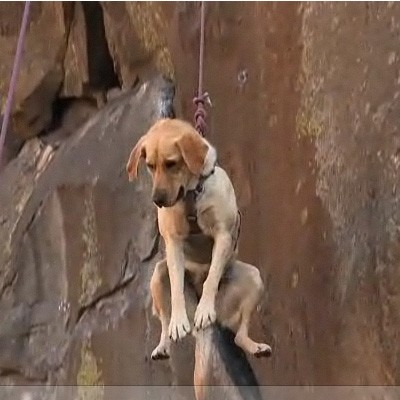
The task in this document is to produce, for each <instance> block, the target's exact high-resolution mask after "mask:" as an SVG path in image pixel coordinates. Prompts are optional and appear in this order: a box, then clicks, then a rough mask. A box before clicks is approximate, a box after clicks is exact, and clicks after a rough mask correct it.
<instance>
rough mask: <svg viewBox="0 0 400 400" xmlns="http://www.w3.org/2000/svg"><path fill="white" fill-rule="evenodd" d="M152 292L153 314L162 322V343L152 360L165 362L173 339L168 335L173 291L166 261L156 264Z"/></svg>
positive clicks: (152, 278)
mask: <svg viewBox="0 0 400 400" xmlns="http://www.w3.org/2000/svg"><path fill="white" fill-rule="evenodd" d="M150 291H151V296H152V298H153V313H154V314H155V315H156V316H157V317H158V318H159V320H160V322H161V337H160V342H159V344H158V345H157V347H156V348H155V349H154V350H153V352H152V353H151V358H152V359H153V360H164V359H167V358H169V356H170V347H171V339H170V338H169V335H168V326H169V320H170V315H171V294H170V292H171V289H170V283H169V276H168V267H167V260H166V259H164V260H161V261H159V262H158V263H157V264H156V266H155V268H154V272H153V276H152V277H151V281H150Z"/></svg>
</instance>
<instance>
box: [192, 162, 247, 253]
mask: <svg viewBox="0 0 400 400" xmlns="http://www.w3.org/2000/svg"><path fill="white" fill-rule="evenodd" d="M214 172H215V167H214V168H213V169H212V171H211V172H210V173H209V174H208V175H205V176H201V177H200V179H199V183H198V184H197V186H196V187H195V189H193V190H189V191H188V192H187V193H186V196H185V199H184V202H185V215H186V220H187V222H188V224H189V235H199V234H201V233H202V230H201V228H200V226H199V224H198V221H197V208H196V202H197V199H198V198H199V196H200V195H201V194H202V193H203V192H204V182H205V181H206V180H207V179H208V178H209V177H210V176H211V175H212V174H214ZM241 220H242V216H241V214H240V211H239V210H238V215H237V218H236V223H235V227H234V229H233V232H232V237H233V240H234V250H236V248H237V245H238V241H239V235H240V226H241Z"/></svg>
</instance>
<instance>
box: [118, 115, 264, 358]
mask: <svg viewBox="0 0 400 400" xmlns="http://www.w3.org/2000/svg"><path fill="white" fill-rule="evenodd" d="M140 159H144V160H145V162H146V165H147V169H148V171H149V172H150V174H151V177H152V181H153V189H152V200H153V202H154V204H155V205H156V206H157V207H158V226H159V231H160V234H161V236H162V237H163V239H164V242H165V250H166V258H165V259H163V260H162V261H160V262H158V263H157V264H156V266H155V269H154V273H153V276H152V278H151V282H150V291H151V295H152V300H153V311H154V313H155V315H156V316H157V317H158V318H159V319H160V322H161V338H160V342H159V344H158V346H157V347H156V348H155V349H154V351H153V352H152V355H151V357H152V359H154V360H157V359H166V358H169V356H170V345H171V341H174V342H176V341H178V340H181V339H183V338H184V337H185V336H186V335H187V334H189V333H190V332H191V325H190V322H189V318H188V314H189V316H190V318H191V319H192V318H193V321H194V327H195V329H196V330H200V329H205V328H207V327H208V326H209V325H210V324H212V323H214V322H215V321H216V320H218V322H219V323H220V324H221V325H222V326H225V327H227V328H229V329H231V330H232V331H233V332H234V334H235V343H236V345H238V346H239V347H241V348H242V349H243V350H244V351H245V352H247V353H249V354H252V355H254V356H256V357H262V356H269V355H271V347H270V346H269V345H268V344H265V343H257V342H255V341H253V340H252V339H250V337H249V334H248V330H249V323H250V318H251V315H252V313H253V311H254V310H255V309H256V307H257V305H258V304H259V302H260V299H261V296H262V293H263V291H264V285H263V282H262V279H261V276H260V272H259V270H258V269H257V268H256V267H255V266H253V265H250V264H246V263H244V262H242V261H239V260H238V259H237V240H238V235H239V228H240V214H239V211H238V207H237V204H236V196H235V192H234V188H233V185H232V183H231V181H230V179H229V177H228V175H227V173H226V172H225V170H224V169H222V168H221V167H219V166H218V165H217V154H216V150H215V148H214V147H213V146H212V145H211V144H210V143H209V142H208V141H207V140H206V139H204V138H203V137H201V136H200V135H199V134H198V133H197V131H196V130H195V129H194V128H193V126H192V125H191V124H189V123H188V122H185V121H183V120H179V119H161V120H159V121H157V122H156V123H155V124H154V125H153V126H152V127H151V128H150V130H149V131H148V132H147V133H146V134H145V135H144V136H142V137H141V138H140V139H139V141H138V142H137V144H136V145H135V147H134V148H133V150H132V152H131V153H130V156H129V160H128V163H127V165H126V170H127V173H128V176H129V180H130V181H133V180H134V179H136V178H137V175H138V165H139V161H140ZM198 299H200V300H199V301H198V302H197V300H198Z"/></svg>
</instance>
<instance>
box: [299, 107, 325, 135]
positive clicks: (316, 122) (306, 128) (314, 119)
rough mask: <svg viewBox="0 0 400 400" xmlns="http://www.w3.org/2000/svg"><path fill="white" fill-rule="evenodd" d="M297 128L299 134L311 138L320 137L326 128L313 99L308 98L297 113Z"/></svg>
mask: <svg viewBox="0 0 400 400" xmlns="http://www.w3.org/2000/svg"><path fill="white" fill-rule="evenodd" d="M296 130H297V134H298V135H299V136H301V137H307V138H310V139H315V138H318V137H320V135H321V134H322V132H323V130H324V129H323V122H322V118H320V116H319V112H318V111H317V110H316V108H315V106H314V105H313V104H312V101H311V99H306V100H305V101H304V103H303V104H302V106H301V108H300V109H299V111H298V113H297V116H296Z"/></svg>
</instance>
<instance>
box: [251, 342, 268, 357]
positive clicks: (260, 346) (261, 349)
mask: <svg viewBox="0 0 400 400" xmlns="http://www.w3.org/2000/svg"><path fill="white" fill-rule="evenodd" d="M253 354H254V356H255V357H257V358H260V357H271V355H272V349H271V346H268V345H267V344H265V343H257V348H256V350H255V351H254V353H253Z"/></svg>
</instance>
